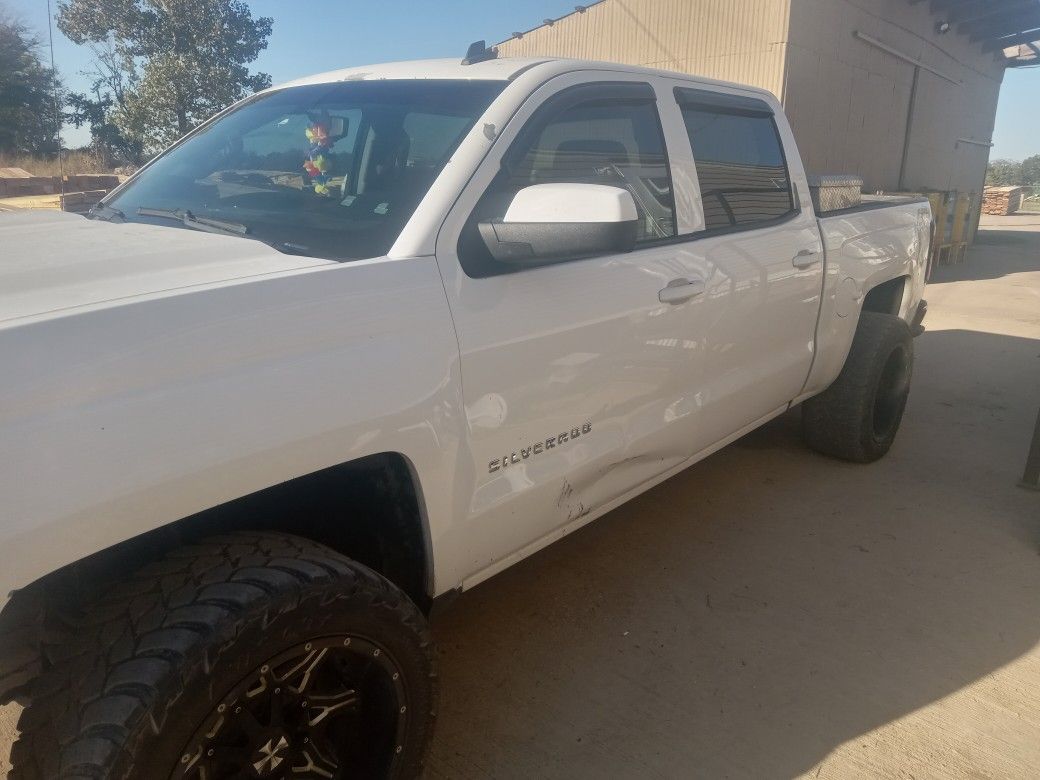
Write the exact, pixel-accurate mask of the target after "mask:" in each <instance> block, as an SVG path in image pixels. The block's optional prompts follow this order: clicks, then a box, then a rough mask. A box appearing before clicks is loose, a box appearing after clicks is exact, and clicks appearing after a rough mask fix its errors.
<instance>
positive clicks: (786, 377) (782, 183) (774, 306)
mask: <svg viewBox="0 0 1040 780" xmlns="http://www.w3.org/2000/svg"><path fill="white" fill-rule="evenodd" d="M672 95H673V96H674V99H675V101H676V104H677V105H678V108H679V111H680V113H681V116H682V123H683V127H684V129H685V131H686V132H685V135H686V138H685V139H684V140H685V141H686V143H687V144H688V150H689V151H688V153H689V154H691V155H692V159H693V162H694V167H695V170H696V178H697V183H698V192H699V197H698V198H697V200H696V201H695V210H696V211H697V212H698V213H697V214H696V219H695V221H696V222H698V223H699V225H698V227H697V228H696V229H694V230H692V231H691V232H690V233H689V234H688V235H687V238H688V242H687V243H686V244H685V246H686V248H687V251H688V253H689V255H688V256H687V258H686V261H685V262H686V263H687V264H688V265H691V266H693V267H694V268H695V269H696V273H698V274H699V275H700V276H701V277H702V278H703V279H704V280H705V285H706V290H705V294H704V297H703V300H702V301H701V302H700V305H702V306H703V311H702V316H701V318H700V319H699V320H698V322H697V323H696V328H697V330H698V334H697V337H698V338H700V339H702V340H703V343H704V360H703V365H702V369H703V373H702V374H701V376H700V379H699V383H698V392H697V398H698V415H697V416H698V418H699V420H698V423H697V425H696V440H697V444H698V447H697V449H703V448H707V447H711V446H712V445H715V444H717V443H718V442H719V441H722V440H724V439H726V438H728V437H730V436H731V435H732V434H734V433H735V432H738V431H740V430H742V429H743V428H745V427H746V426H748V425H751V424H752V423H754V422H757V421H758V420H760V419H762V418H763V417H765V416H767V415H770V414H773V413H775V412H777V411H778V410H782V409H783V408H784V407H785V406H786V404H787V403H788V402H789V401H791V399H793V398H794V397H795V396H797V395H798V393H799V391H800V390H801V388H802V386H803V385H804V383H805V380H806V377H807V376H808V373H809V369H810V366H811V364H812V359H813V346H814V335H815V329H816V319H817V315H818V313H819V308H820V295H821V292H822V286H823V248H822V245H821V243H820V238H819V231H818V228H817V225H816V220H815V217H814V215H813V213H812V209H811V207H809V206H808V203H809V198H808V186H807V183H806V180H805V174H804V171H803V170H802V166H801V161H800V159H799V157H798V152H797V149H796V147H795V145H794V139H793V137H792V136H791V133H790V129H789V127H788V125H787V122H786V120H785V118H784V117H783V115H782V113H780V109H779V106H778V105H777V104H776V103H775V101H772V100H767V99H766V98H765V97H764V96H762V95H761V94H760V93H754V92H750V91H748V92H742V91H740V90H738V89H730V88H723V87H714V86H713V87H711V88H710V89H708V88H698V87H694V86H691V85H690V84H689V83H683V82H679V81H676V82H673V83H672ZM803 204H804V207H803Z"/></svg>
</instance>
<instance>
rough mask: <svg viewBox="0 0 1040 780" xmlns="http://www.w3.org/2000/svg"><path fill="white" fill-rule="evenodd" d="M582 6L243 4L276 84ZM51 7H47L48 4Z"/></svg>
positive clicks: (1031, 74) (557, 1)
mask: <svg viewBox="0 0 1040 780" xmlns="http://www.w3.org/2000/svg"><path fill="white" fill-rule="evenodd" d="M578 1H579V0H382V2H375V3H366V2H360V1H359V0H307V1H306V2H304V0H249V5H250V7H251V8H252V9H253V13H254V15H255V16H270V17H273V18H274V20H275V22H274V32H273V34H272V35H271V38H270V41H269V44H268V47H267V50H266V51H264V52H263V53H262V54H261V55H260V58H259V59H258V60H257V62H256V63H254V65H253V67H254V68H255V69H256V70H262V71H265V72H267V73H270V74H271V76H272V78H273V79H274V83H275V84H277V83H279V82H281V81H288V80H289V79H292V78H296V77H298V76H304V75H307V74H309V73H318V72H320V71H323V70H334V69H335V68H342V67H347V66H350V65H364V64H366V63H375V62H386V61H389V60H406V59H421V58H426V57H455V56H457V57H460V58H461V57H462V55H463V54H464V53H465V51H466V46H467V45H468V44H469V43H470V42H471V41H474V40H477V39H479V38H484V39H486V40H487V41H488V42H489V43H491V42H495V41H499V40H502V39H503V38H507V37H508V36H509V34H510V33H511V32H512V31H514V30H527V29H529V28H531V27H533V26H535V25H536V24H538V23H540V22H541V20H542V19H545V18H546V17H558V16H562V15H563V14H565V13H569V12H570V11H571V10H573V8H574V5H575V3H576V2H578ZM56 3H57V0H51V5H52V7H53V6H55V5H56ZM0 6H6V7H7V8H8V10H9V11H11V12H12V13H13V14H14V15H15V16H16V17H18V18H20V19H21V20H22V21H24V22H25V23H26V24H28V25H30V26H31V27H33V28H35V29H37V30H39V31H40V33H41V34H42V35H46V30H47V2H46V0H0ZM54 56H55V61H56V63H57V65H58V69H59V70H60V71H61V73H62V76H63V77H64V78H65V82H66V84H68V86H69V87H71V88H72V89H76V90H86V88H87V87H89V84H90V81H89V79H87V78H86V77H84V76H82V75H80V71H82V70H84V69H85V68H87V67H89V65H90V52H89V50H87V49H86V48H85V47H79V46H76V45H74V44H73V43H72V42H70V41H68V40H67V39H66V38H65V37H64V36H63V35H62V34H61V33H60V32H59V31H58V30H57V29H55V33H54ZM1038 127H1040V68H1024V69H1021V70H1017V71H1016V70H1009V71H1008V72H1007V75H1006V77H1005V79H1004V86H1003V88H1002V90H1001V96H1000V105H999V107H998V109H997V123H996V129H995V130H994V133H993V142H994V147H993V151H992V154H991V158H992V159H996V158H998V157H1010V158H1013V159H1022V158H1024V157H1029V156H1031V155H1034V154H1040V134H1038V133H1037V128H1038ZM64 139H65V142H66V144H69V145H72V146H78V145H81V144H83V143H86V141H87V140H89V133H88V132H87V130H86V128H83V129H81V130H78V131H77V130H74V129H69V130H66V132H65V134H64Z"/></svg>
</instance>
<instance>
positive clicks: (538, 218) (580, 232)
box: [478, 184, 639, 264]
mask: <svg viewBox="0 0 1040 780" xmlns="http://www.w3.org/2000/svg"><path fill="white" fill-rule="evenodd" d="M638 227H639V215H638V214H637V213H636V204H635V201H634V200H633V199H632V195H631V193H629V191H628V190H625V189H622V188H620V187H608V186H606V185H603V184H533V185H531V186H530V187H524V188H523V189H522V190H520V191H519V192H517V193H516V195H515V196H513V200H512V202H511V203H510V204H509V208H508V209H506V213H505V216H503V217H502V219H501V220H492V221H490V222H481V223H480V224H479V225H478V228H479V230H480V236H481V238H482V239H483V240H484V244H485V245H486V246H487V248H488V251H489V252H490V253H491V256H492V257H493V258H495V259H496V260H499V261H501V262H504V263H518V264H522V263H532V264H536V263H544V262H549V261H553V260H565V259H568V258H573V257H581V256H582V255H594V254H605V253H617V252H628V251H631V249H632V247H633V246H635V243H636V233H637V230H638Z"/></svg>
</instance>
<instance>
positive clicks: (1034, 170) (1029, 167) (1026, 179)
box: [1022, 154, 1040, 187]
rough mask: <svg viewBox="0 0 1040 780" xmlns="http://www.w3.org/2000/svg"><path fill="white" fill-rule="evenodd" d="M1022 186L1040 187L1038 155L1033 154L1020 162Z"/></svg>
mask: <svg viewBox="0 0 1040 780" xmlns="http://www.w3.org/2000/svg"><path fill="white" fill-rule="evenodd" d="M1022 184H1027V185H1029V186H1031V187H1040V154H1034V155H1033V156H1032V157H1027V158H1026V159H1024V160H1023V161H1022Z"/></svg>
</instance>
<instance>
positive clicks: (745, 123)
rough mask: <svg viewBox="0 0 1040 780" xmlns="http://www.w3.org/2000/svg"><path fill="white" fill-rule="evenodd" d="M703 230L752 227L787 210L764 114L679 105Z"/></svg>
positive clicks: (782, 168)
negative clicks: (698, 193)
mask: <svg viewBox="0 0 1040 780" xmlns="http://www.w3.org/2000/svg"><path fill="white" fill-rule="evenodd" d="M682 115H683V121H684V122H685V123H686V132H687V133H688V134H689V136H690V144H691V146H692V147H693V157H694V161H695V162H696V165H697V177H698V179H699V180H700V187H701V199H702V201H703V204H704V220H705V227H706V228H707V229H708V230H711V229H713V228H726V227H734V226H746V225H754V224H756V223H759V222H766V221H769V220H772V219H777V218H779V217H783V216H785V215H786V214H788V213H790V212H791V211H792V209H793V200H792V198H791V180H790V177H789V176H788V173H787V164H786V162H785V161H784V152H783V147H782V146H781V143H780V136H779V135H778V133H777V130H776V124H775V123H774V121H773V118H772V117H770V116H762V115H744V114H742V113H726V112H724V111H713V110H711V109H710V108H704V107H693V106H683V107H682Z"/></svg>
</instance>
